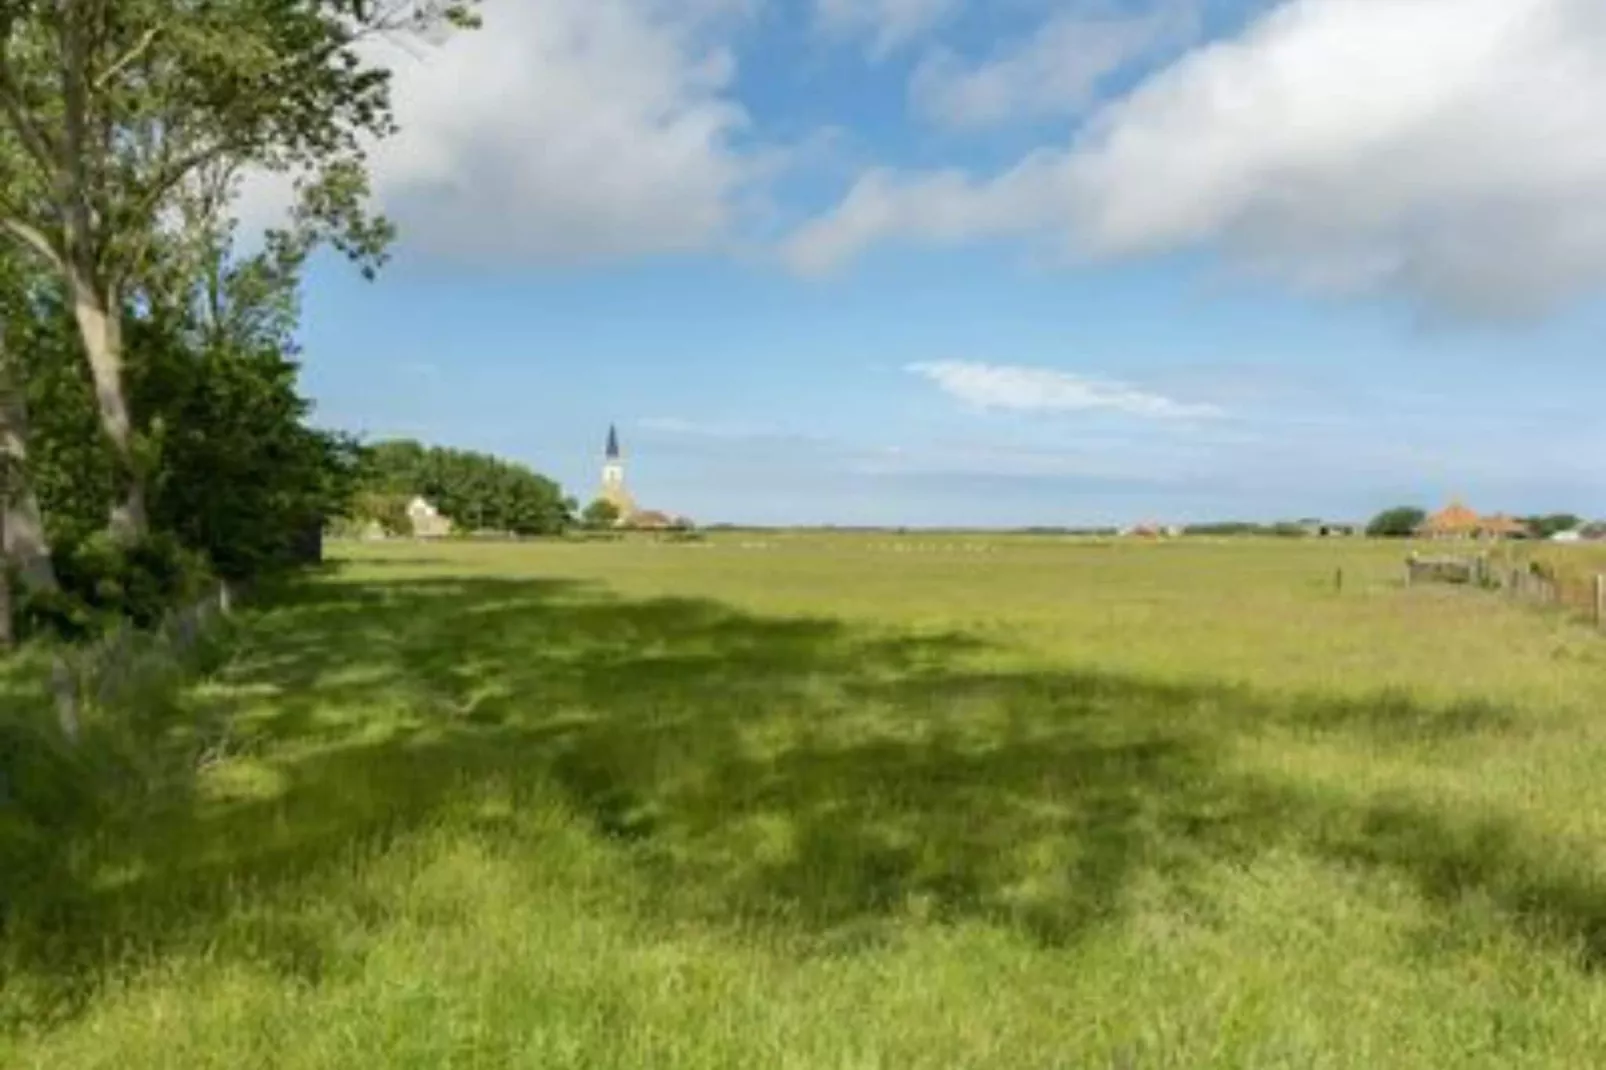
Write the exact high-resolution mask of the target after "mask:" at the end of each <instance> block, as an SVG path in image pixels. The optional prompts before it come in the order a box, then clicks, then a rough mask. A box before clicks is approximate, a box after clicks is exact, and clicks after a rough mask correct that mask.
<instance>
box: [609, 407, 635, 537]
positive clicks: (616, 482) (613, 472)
mask: <svg viewBox="0 0 1606 1070" xmlns="http://www.w3.org/2000/svg"><path fill="white" fill-rule="evenodd" d="M602 500H603V501H606V502H612V503H613V505H614V508H616V509H618V510H619V515H620V517H628V516H629V515H630V514H631V513H633V512H635V511H636V504H635V502H633V501H631V500H630V492H629V491H628V490H626V489H625V458H624V454H623V453H622V452H621V451H620V449H619V431H618V429H617V428H615V427H614V426H613V425H612V424H610V425H609V426H608V445H607V448H606V449H605V450H603V453H602Z"/></svg>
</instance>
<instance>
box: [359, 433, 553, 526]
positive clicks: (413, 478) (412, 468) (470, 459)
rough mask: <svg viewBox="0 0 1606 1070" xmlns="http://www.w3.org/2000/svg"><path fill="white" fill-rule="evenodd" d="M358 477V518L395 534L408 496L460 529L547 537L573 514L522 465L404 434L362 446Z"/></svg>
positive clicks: (546, 482) (548, 486)
mask: <svg viewBox="0 0 1606 1070" xmlns="http://www.w3.org/2000/svg"><path fill="white" fill-rule="evenodd" d="M360 482H361V490H362V493H361V494H360V495H359V496H358V498H357V499H356V501H355V507H354V508H355V511H356V513H357V516H358V518H359V519H361V520H375V521H378V522H379V523H380V525H381V526H382V527H384V528H385V529H386V530H387V531H392V532H397V533H406V532H407V531H408V530H409V527H408V524H407V519H406V514H405V511H404V510H405V506H406V502H407V500H408V499H410V498H411V497H413V496H414V495H418V496H421V497H423V498H425V499H427V500H428V501H429V502H430V503H431V504H432V505H434V506H435V508H437V509H439V510H440V511H441V513H442V514H443V515H445V516H447V517H449V518H450V519H451V520H452V523H453V524H454V526H455V527H457V528H458V529H459V530H465V531H495V532H508V533H511V534H515V535H554V534H558V533H559V532H562V531H563V530H564V529H565V528H566V527H568V526H569V524H570V522H571V520H572V518H573V514H574V503H573V502H572V501H570V500H569V499H567V498H565V497H564V496H563V491H562V490H561V489H560V488H559V486H558V485H557V484H556V483H554V482H553V481H552V480H550V479H548V478H547V477H546V476H543V475H540V474H539V473H536V472H534V471H531V470H530V469H529V468H527V467H525V466H524V465H521V464H517V463H514V462H512V461H506V460H502V459H501V458H499V457H492V456H490V455H489V454H484V453H476V452H473V451H471V450H459V449H450V448H446V447H441V446H425V445H423V444H422V443H419V442H415V441H413V440H411V439H399V440H392V441H386V442H379V443H375V444H374V445H372V446H369V447H367V449H366V450H365V451H364V459H363V465H362V476H361V480H360Z"/></svg>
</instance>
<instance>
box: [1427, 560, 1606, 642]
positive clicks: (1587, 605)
mask: <svg viewBox="0 0 1606 1070" xmlns="http://www.w3.org/2000/svg"><path fill="white" fill-rule="evenodd" d="M1405 583H1406V586H1407V587H1411V586H1415V585H1417V584H1421V583H1451V584H1461V585H1465V586H1471V587H1480V588H1483V589H1485V590H1492V591H1498V592H1499V593H1500V594H1502V595H1504V596H1505V597H1507V598H1509V599H1511V600H1512V601H1515V602H1529V603H1533V604H1536V605H1545V606H1556V607H1560V608H1565V609H1568V610H1571V611H1573V612H1576V613H1578V614H1579V615H1580V616H1583V617H1586V618H1587V619H1589V620H1590V621H1592V622H1593V623H1594V624H1595V626H1596V627H1597V628H1602V629H1606V574H1601V573H1596V574H1592V575H1587V576H1584V575H1567V574H1565V573H1561V572H1558V571H1557V570H1555V569H1552V568H1550V567H1548V566H1546V565H1545V564H1544V563H1543V562H1540V561H1527V562H1521V561H1516V560H1513V559H1507V560H1504V561H1496V560H1494V559H1493V558H1491V557H1490V556H1489V555H1488V554H1486V553H1484V554H1478V555H1476V556H1454V555H1439V556H1423V555H1420V554H1415V553H1413V554H1411V555H1410V556H1409V557H1407V558H1406V559H1405Z"/></svg>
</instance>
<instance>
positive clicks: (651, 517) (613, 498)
mask: <svg viewBox="0 0 1606 1070" xmlns="http://www.w3.org/2000/svg"><path fill="white" fill-rule="evenodd" d="M598 496H599V497H600V498H601V499H602V500H603V501H605V502H609V503H610V504H612V505H613V507H614V509H616V510H617V511H618V513H619V519H618V520H616V521H615V526H617V527H621V528H635V529H639V530H643V531H667V530H671V529H683V528H690V527H691V526H692V522H691V521H690V520H689V519H687V518H686V517H683V516H677V515H674V514H671V513H665V512H662V511H660V510H657V509H642V508H640V507H639V506H637V505H636V500H635V498H634V497H633V496H632V495H631V493H630V490H629V488H628V487H626V486H625V456H624V451H623V450H622V449H621V448H620V446H619V430H618V428H616V427H614V426H612V425H609V427H608V441H607V445H606V446H605V447H604V448H603V451H602V491H601V493H600V494H599V495H598Z"/></svg>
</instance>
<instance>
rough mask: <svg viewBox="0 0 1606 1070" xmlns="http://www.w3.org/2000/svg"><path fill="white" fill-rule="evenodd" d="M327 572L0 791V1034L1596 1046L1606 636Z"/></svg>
mask: <svg viewBox="0 0 1606 1070" xmlns="http://www.w3.org/2000/svg"><path fill="white" fill-rule="evenodd" d="M344 552H345V553H346V554H347V555H349V559H348V560H347V561H346V562H345V563H344V565H343V566H342V567H340V568H338V569H335V570H332V572H331V574H330V575H328V576H326V577H323V578H321V579H319V580H317V581H316V582H313V583H310V584H308V585H306V586H304V587H302V588H299V589H297V590H295V591H293V592H291V593H290V594H289V595H288V596H286V598H285V599H284V600H283V601H282V602H281V603H279V604H277V605H274V606H272V607H268V608H263V609H260V610H254V611H252V612H251V613H249V614H247V615H246V616H245V618H244V619H243V620H242V621H241V622H240V623H239V624H238V625H237V626H236V631H237V634H235V635H232V636H231V637H230V638H229V647H230V649H229V652H228V654H227V656H226V657H224V658H222V659H221V660H220V661H219V662H218V663H217V664H216V665H215V666H214V668H215V671H214V672H213V673H211V674H210V676H208V677H207V678H206V679H204V680H202V681H201V682H198V683H195V684H194V685H193V686H188V687H186V688H185V689H183V690H182V691H180V692H178V693H163V694H160V695H154V694H153V695H149V696H146V697H145V700H144V701H143V702H142V704H141V706H140V708H139V709H138V710H137V711H136V710H129V711H121V712H118V713H117V715H116V717H114V718H109V719H103V720H102V722H101V723H99V724H97V725H93V726H92V730H93V731H92V739H91V741H90V744H89V745H86V747H85V751H84V753H82V754H80V755H78V756H76V757H74V758H72V759H59V762H60V763H61V764H59V765H53V766H49V767H48V768H46V769H45V770H44V771H43V772H39V773H38V774H37V776H35V778H34V780H33V781H31V782H29V783H24V784H20V785H15V784H14V785H12V786H11V788H10V789H9V790H10V791H11V792H12V798H11V800H10V802H9V804H0V833H4V835H0V844H4V843H10V844H11V845H12V846H11V848H10V850H11V856H10V857H11V858H12V859H14V860H15V859H23V860H25V861H26V867H25V869H26V871H25V872H23V871H21V870H19V869H18V868H17V867H16V866H14V867H13V870H14V871H13V872H10V873H6V874H4V876H3V878H0V889H9V892H8V894H9V898H10V902H9V904H8V905H7V906H6V915H5V920H4V929H3V930H0V941H3V942H0V971H3V973H0V1065H3V1066H6V1067H49V1068H67V1067H71V1068H74V1070H89V1068H94V1067H117V1068H118V1070H133V1068H143V1067H162V1068H169V1067H183V1068H204V1067H217V1068H228V1070H241V1068H250V1067H287V1068H296V1067H328V1068H335V1067H340V1068H345V1067H352V1066H368V1067H375V1068H378V1067H384V1068H392V1067H420V1068H422V1067H445V1066H452V1067H504V1066H505V1067H529V1068H532V1070H534V1068H542V1070H545V1068H556V1067H629V1068H654V1070H657V1068H665V1070H669V1068H679V1067H730V1068H743V1070H746V1068H758V1067H764V1068H771V1067H775V1068H784V1067H810V1068H814V1067H820V1068H848V1067H852V1068H871V1067H888V1068H890V1067H900V1068H901V1067H930V1068H950V1067H998V1068H1009V1070H1016V1068H1028V1067H1067V1068H1084V1067H1100V1068H1102V1067H1122V1068H1138V1067H1177V1068H1184V1067H1186V1068H1194V1067H1232V1068H1238V1067H1300V1068H1310V1067H1357V1068H1359V1067H1365V1068H1368V1070H1374V1068H1385V1067H1386V1068H1391V1070H1392V1068H1405V1067H1489V1068H1500V1070H1510V1068H1517V1067H1541V1066H1543V1067H1589V1066H1601V1065H1606V980H1603V978H1602V976H1601V972H1602V970H1603V968H1606V775H1603V770H1606V719H1603V717H1602V702H1601V700H1602V696H1606V638H1603V637H1598V636H1596V635H1595V634H1593V633H1591V632H1590V631H1588V630H1587V629H1585V628H1584V627H1582V626H1580V625H1578V624H1576V623H1573V622H1570V621H1569V620H1567V619H1565V618H1564V617H1563V616H1561V615H1558V614H1547V613H1543V612H1538V611H1535V610H1532V609H1527V608H1523V607H1519V606H1513V605H1510V604H1508V603H1506V602H1503V601H1501V600H1500V599H1499V598H1496V597H1492V596H1489V595H1485V594H1480V593H1476V592H1468V591H1458V590H1450V589H1417V590H1411V591H1406V590H1403V589H1401V587H1400V586H1399V584H1398V576H1399V568H1398V566H1399V562H1400V557H1401V551H1400V548H1399V547H1397V546H1380V545H1374V544H1368V543H1363V542H1314V541H1312V542H1286V543H1270V542H1267V543H1221V544H1210V543H1194V542H1180V543H1172V544H1157V545H1133V544H1126V545H1113V544H1098V543H1077V542H1071V541H1057V540H1053V539H1047V538H1044V539H1033V540H1028V539H1009V538H993V539H987V538H982V537H962V536H952V537H941V538H937V537H921V536H918V535H910V536H904V537H893V536H862V537H861V536H854V537H847V536H839V537H828V536H793V537H785V536H748V535H741V536H737V535H732V536H729V537H724V538H719V539H714V540H711V541H709V542H707V543H690V544H683V545H681V544H668V543H655V542H635V543H619V544H570V545H565V544H550V545H540V544H532V545H526V546H517V547H514V546H502V547H497V546H466V545H443V546H423V545H399V546H389V547H382V548H379V549H370V548H364V549H361V550H357V549H348V550H346V551H344ZM1339 568H1342V569H1343V573H1344V589H1343V590H1342V591H1337V590H1335V575H1334V574H1335V570H1337V569H1339ZM35 668H36V667H35V666H30V665H26V664H24V665H18V666H13V667H12V669H11V670H10V672H9V675H7V676H5V677H3V678H0V686H3V687H6V688H9V689H10V690H9V691H7V692H4V693H5V694H9V695H11V696H12V697H13V698H16V697H17V696H19V695H21V694H22V693H23V692H22V690H21V689H22V687H23V682H24V680H25V678H27V674H28V673H30V672H32V671H34V669H35ZM0 742H3V740H0ZM97 763H98V764H97ZM69 773H71V774H74V775H76V776H78V777H79V778H80V780H79V783H80V785H81V784H82V782H83V781H84V780H87V779H88V777H89V776H90V774H94V776H95V780H94V783H95V784H96V785H98V788H97V790H96V791H94V792H90V791H87V790H84V789H83V788H82V787H81V786H80V787H71V786H63V785H62V784H61V783H60V777H62V776H64V775H66V774H69ZM52 776H54V777H56V779H52ZM51 791H56V792H59V794H60V797H61V805H60V808H59V816H52V817H51V818H50V820H49V821H41V820H35V821H33V823H32V824H29V823H28V822H27V820H25V818H26V816H27V811H26V806H27V805H33V806H34V807H35V811H36V816H37V811H38V810H39V808H40V805H41V804H40V803H39V800H41V799H46V800H48V799H49V797H50V796H49V793H50V792H51ZM19 800H20V802H19ZM7 805H9V807H10V810H11V814H12V816H11V817H9V818H7V817H6V816H5V815H6V813H7V810H6V806H7ZM48 812H49V813H51V814H56V813H57V811H48ZM18 813H22V814H23V816H22V817H18V816H17V814H18ZM8 820H9V821H10V823H11V824H10V826H9V832H7V831H6V830H7V826H6V825H5V824H4V822H5V821H8ZM5 835H9V837H10V838H9V840H8V839H6V838H5Z"/></svg>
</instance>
